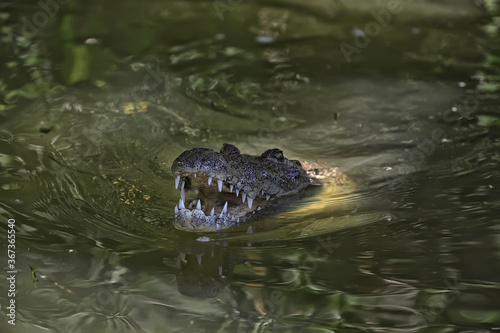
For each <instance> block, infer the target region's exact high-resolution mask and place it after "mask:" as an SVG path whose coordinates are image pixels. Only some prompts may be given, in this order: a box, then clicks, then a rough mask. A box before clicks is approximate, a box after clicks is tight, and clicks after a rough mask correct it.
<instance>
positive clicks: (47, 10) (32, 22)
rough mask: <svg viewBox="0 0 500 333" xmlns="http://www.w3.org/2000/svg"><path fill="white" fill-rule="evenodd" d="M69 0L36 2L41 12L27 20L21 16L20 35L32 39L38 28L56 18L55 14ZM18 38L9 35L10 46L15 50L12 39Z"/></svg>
mask: <svg viewBox="0 0 500 333" xmlns="http://www.w3.org/2000/svg"><path fill="white" fill-rule="evenodd" d="M68 2H70V0H40V1H38V6H39V7H40V8H41V10H39V11H37V12H35V13H34V14H33V16H32V17H31V19H28V18H27V17H26V16H23V17H22V18H21V22H22V28H21V34H22V36H23V37H25V38H33V37H35V36H36V35H37V34H38V33H39V32H40V30H39V29H40V28H43V27H44V26H46V25H47V23H49V20H50V19H51V18H53V17H54V16H56V14H57V13H58V12H59V9H60V8H61V5H65V4H67V3H68ZM15 37H16V38H19V36H16V35H15V34H14V33H12V32H11V33H10V34H9V40H10V42H11V44H12V46H13V47H14V49H16V48H15V45H16V44H15V43H14V38H15Z"/></svg>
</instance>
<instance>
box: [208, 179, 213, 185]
mask: <svg viewBox="0 0 500 333" xmlns="http://www.w3.org/2000/svg"><path fill="white" fill-rule="evenodd" d="M210 184H212V177H208V185H210Z"/></svg>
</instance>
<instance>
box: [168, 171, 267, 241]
mask: <svg viewBox="0 0 500 333" xmlns="http://www.w3.org/2000/svg"><path fill="white" fill-rule="evenodd" d="M237 186H238V184H232V183H231V182H229V181H228V180H225V179H217V178H215V177H211V176H210V175H208V174H207V173H204V172H199V171H198V172H196V173H195V172H183V173H181V174H177V175H176V176H175V188H179V189H180V194H181V198H180V200H179V205H178V206H177V205H176V206H175V215H174V226H175V227H176V228H177V229H180V230H188V231H200V232H210V231H217V230H221V229H227V228H230V227H233V226H235V225H239V224H240V223H243V222H245V221H246V220H248V219H249V218H250V217H251V216H252V215H253V214H254V213H255V212H256V211H259V210H260V209H262V208H263V207H265V206H268V205H271V204H273V202H274V200H275V199H276V198H275V197H274V196H271V195H269V194H266V193H264V191H262V192H260V193H259V194H258V195H256V196H254V197H251V196H249V195H247V193H245V192H244V191H243V190H242V189H241V188H237ZM189 191H195V192H196V197H194V198H191V199H187V195H188V193H189Z"/></svg>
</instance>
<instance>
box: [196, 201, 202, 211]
mask: <svg viewBox="0 0 500 333" xmlns="http://www.w3.org/2000/svg"><path fill="white" fill-rule="evenodd" d="M196 209H198V210H201V201H200V199H198V203H197V204H196Z"/></svg>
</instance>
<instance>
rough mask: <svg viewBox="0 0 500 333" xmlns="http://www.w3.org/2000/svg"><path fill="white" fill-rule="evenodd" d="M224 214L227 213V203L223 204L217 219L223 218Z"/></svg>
mask: <svg viewBox="0 0 500 333" xmlns="http://www.w3.org/2000/svg"><path fill="white" fill-rule="evenodd" d="M225 213H227V201H226V203H225V204H224V208H222V212H220V215H219V218H223V217H224V214H225Z"/></svg>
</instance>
